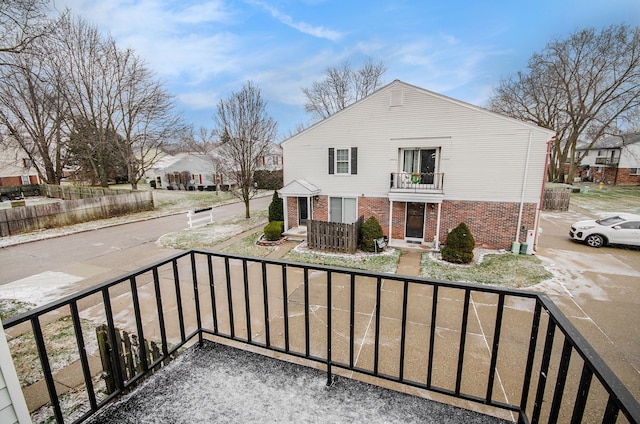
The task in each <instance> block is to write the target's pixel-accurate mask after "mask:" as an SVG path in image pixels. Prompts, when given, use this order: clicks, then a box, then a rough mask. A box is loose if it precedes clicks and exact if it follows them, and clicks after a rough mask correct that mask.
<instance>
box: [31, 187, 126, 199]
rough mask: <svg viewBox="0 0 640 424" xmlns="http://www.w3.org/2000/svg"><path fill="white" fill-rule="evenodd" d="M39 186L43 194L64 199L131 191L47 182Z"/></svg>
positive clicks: (113, 194) (89, 197)
mask: <svg viewBox="0 0 640 424" xmlns="http://www.w3.org/2000/svg"><path fill="white" fill-rule="evenodd" d="M40 187H41V189H40V192H41V193H42V195H43V196H47V197H53V198H56V199H66V200H77V199H91V198H93V197H102V196H115V195H118V194H127V193H131V190H117V189H111V188H103V187H76V186H59V185H49V184H41V185H40Z"/></svg>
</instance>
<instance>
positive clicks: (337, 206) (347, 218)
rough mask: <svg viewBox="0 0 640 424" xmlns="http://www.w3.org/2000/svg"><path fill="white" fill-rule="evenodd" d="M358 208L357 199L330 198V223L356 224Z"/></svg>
mask: <svg viewBox="0 0 640 424" xmlns="http://www.w3.org/2000/svg"><path fill="white" fill-rule="evenodd" d="M357 215H358V206H357V202H356V199H355V198H352V197H351V198H349V197H330V198H329V221H330V222H342V223H345V224H352V223H354V222H356V219H357Z"/></svg>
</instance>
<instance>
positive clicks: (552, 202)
mask: <svg viewBox="0 0 640 424" xmlns="http://www.w3.org/2000/svg"><path fill="white" fill-rule="evenodd" d="M570 196H571V190H568V189H565V188H562V189H545V190H544V203H543V205H542V209H543V210H545V211H567V210H569V198H570Z"/></svg>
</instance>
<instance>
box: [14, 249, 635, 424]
mask: <svg viewBox="0 0 640 424" xmlns="http://www.w3.org/2000/svg"><path fill="white" fill-rule="evenodd" d="M65 315H66V316H70V317H71V318H72V322H73V328H74V331H75V339H76V344H77V353H76V357H77V358H78V359H79V360H80V363H81V365H82V370H83V374H84V386H83V387H82V389H83V391H84V392H85V393H86V398H87V399H88V401H87V405H85V409H84V410H81V411H80V412H77V411H76V412H75V415H73V414H70V413H69V412H67V411H65V410H63V407H62V404H63V403H62V402H61V401H60V397H61V396H63V395H61V394H58V393H57V386H56V384H55V377H54V375H55V373H56V371H55V370H52V367H51V361H50V356H51V355H52V351H51V341H50V340H49V339H51V338H53V337H55V335H51V334H48V333H47V332H46V331H43V328H44V327H43V326H44V325H46V323H47V322H49V321H51V320H53V319H57V318H59V317H60V316H65ZM87 321H89V322H92V323H94V324H95V325H100V324H104V323H106V324H107V326H108V328H109V333H110V337H111V338H112V340H113V339H115V337H116V334H115V333H116V329H119V328H122V327H128V330H129V331H133V332H136V333H137V336H138V338H139V340H144V339H155V340H158V342H159V343H161V346H162V349H161V350H162V352H161V356H160V358H159V359H157V360H156V361H155V362H153V363H147V362H146V361H145V360H144V359H142V360H141V370H140V372H139V373H138V374H136V375H135V377H133V378H130V379H129V380H126V381H125V379H124V377H123V374H124V373H123V372H122V368H120V366H119V365H118V364H120V361H119V360H118V357H119V352H118V351H117V347H116V348H115V349H114V350H113V351H112V352H111V354H112V355H113V358H114V363H115V364H116V366H115V374H116V376H115V377H116V382H117V384H116V391H115V392H114V393H112V394H110V395H104V394H103V392H102V389H101V382H100V380H96V378H95V375H93V374H94V373H92V371H91V369H90V366H89V360H88V353H87V352H86V344H87V340H88V338H87V336H88V335H87V333H86V330H83V325H82V324H83V323H85V322H87ZM100 321H102V322H100ZM25 323H30V324H31V325H30V327H27V328H22V327H24V325H26V324H25ZM4 325H5V328H6V330H7V331H8V332H11V333H19V332H30V333H32V334H33V335H34V337H35V344H36V346H37V350H38V354H39V357H40V362H41V368H42V375H43V379H44V381H45V382H46V385H47V388H48V392H49V396H50V402H51V406H52V408H53V411H54V412H53V415H54V417H55V419H56V420H57V422H60V423H62V422H65V419H66V420H69V421H74V422H81V421H84V420H85V419H87V418H88V417H89V416H91V415H92V414H93V413H94V412H95V411H97V410H99V409H100V408H102V407H103V406H104V405H105V404H107V403H108V402H109V401H110V400H111V399H113V398H114V397H115V396H118V395H119V394H121V393H123V392H124V391H126V390H129V389H130V388H131V387H132V386H133V385H135V384H136V383H137V382H138V381H139V380H140V379H141V378H143V377H144V376H146V375H148V374H149V373H151V372H153V370H155V369H157V368H158V367H160V366H161V365H162V364H163V363H164V362H165V361H166V360H167V359H168V358H169V357H170V356H171V355H174V354H176V353H177V351H178V350H179V349H180V348H181V347H183V346H185V345H187V344H188V343H194V342H195V341H196V340H197V341H198V342H203V340H204V339H205V338H213V339H214V340H218V341H221V339H229V340H235V341H240V342H243V343H248V344H250V345H254V346H257V347H261V348H264V349H268V350H271V351H277V352H281V353H285V354H287V355H290V356H294V357H299V358H304V359H307V360H310V361H315V362H319V363H322V364H324V366H325V367H326V372H327V382H328V384H329V383H330V382H331V381H332V378H333V373H334V371H335V370H336V369H338V370H339V369H342V370H350V371H356V372H358V373H360V374H364V375H369V376H373V377H377V378H380V379H383V380H389V381H392V382H396V383H402V384H405V385H408V386H413V387H417V388H420V389H426V390H430V391H432V392H437V393H441V394H444V395H448V396H452V397H455V398H459V399H463V400H466V401H472V402H476V403H478V404H482V405H486V406H490V407H493V408H494V409H495V411H496V413H500V412H499V411H500V410H502V411H507V412H506V413H509V414H513V418H514V419H516V420H517V421H518V423H538V422H576V423H578V422H603V423H613V422H616V420H618V419H619V416H624V417H625V418H626V420H627V421H628V422H632V423H638V422H640V406H639V405H638V402H637V401H636V400H635V399H634V398H633V396H632V395H631V394H630V393H629V392H628V390H627V389H626V388H625V387H624V386H623V385H622V384H621V382H620V381H619V380H618V378H617V377H616V376H615V375H614V374H613V373H612V371H611V370H610V369H609V368H608V367H607V365H606V364H605V363H604V362H603V361H602V359H601V358H600V357H599V356H598V354H597V353H596V352H595V350H594V349H593V348H592V347H591V346H590V345H589V344H588V343H587V342H586V341H585V339H584V338H583V337H582V336H581V335H580V334H579V333H578V331H577V330H576V328H575V327H574V326H573V325H572V324H571V323H570V322H569V320H568V319H567V318H566V317H565V316H564V315H563V314H562V313H561V312H560V311H559V309H558V308H557V307H556V306H555V305H554V304H553V302H552V301H551V300H550V299H549V298H548V297H547V296H545V295H544V294H539V293H534V292H528V291H523V290H512V289H498V288H494V287H489V286H481V285H473V284H464V283H452V282H445V281H437V280H428V279H421V278H411V277H405V276H400V275H395V274H382V273H371V272H366V271H359V270H353V269H344V268H336V267H326V266H318V265H310V264H302V263H292V262H285V261H279V260H266V259H262V258H252V257H243V256H237V255H227V254H223V253H218V252H207V251H202V250H192V251H188V252H184V253H180V254H177V255H175V256H172V257H170V258H168V259H166V260H163V261H160V262H157V263H155V264H153V265H151V266H149V267H146V268H144V269H140V270H138V271H136V272H133V273H131V274H128V275H125V276H122V277H120V278H116V279H113V280H110V281H108V282H105V283H103V284H101V285H98V286H96V287H93V288H90V289H87V290H84V291H82V292H80V293H78V294H75V295H72V296H69V297H66V298H64V299H61V300H59V301H57V302H54V303H51V304H49V305H46V306H43V307H39V308H37V309H34V310H32V311H30V312H28V313H26V314H22V315H20V316H17V317H15V318H12V319H9V320H7V321H6V322H5V323H4ZM142 345H143V344H141V346H142ZM114 346H117V345H114ZM141 349H142V350H144V347H142V348H141ZM141 358H146V355H144V352H141ZM65 404H66V403H65ZM503 413H504V412H503ZM65 417H66V418H65Z"/></svg>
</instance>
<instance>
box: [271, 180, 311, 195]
mask: <svg viewBox="0 0 640 424" xmlns="http://www.w3.org/2000/svg"><path fill="white" fill-rule="evenodd" d="M319 193H320V189H319V188H318V187H316V186H315V185H313V184H311V183H310V182H309V181H307V180H293V181H291V182H290V183H289V184H287V185H286V186H284V187H282V188H281V189H280V194H281V195H284V196H290V197H308V196H315V195H316V194H319Z"/></svg>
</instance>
